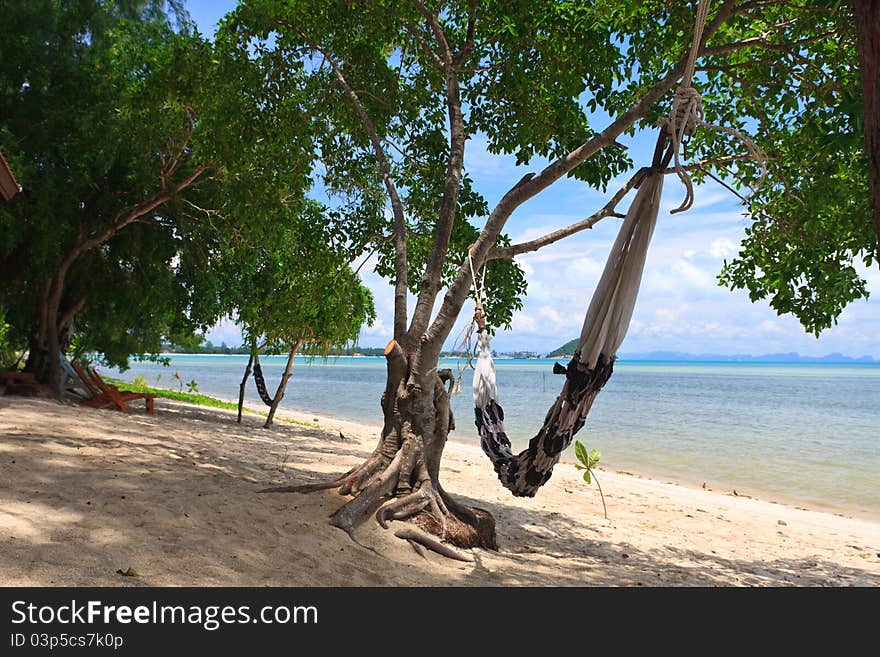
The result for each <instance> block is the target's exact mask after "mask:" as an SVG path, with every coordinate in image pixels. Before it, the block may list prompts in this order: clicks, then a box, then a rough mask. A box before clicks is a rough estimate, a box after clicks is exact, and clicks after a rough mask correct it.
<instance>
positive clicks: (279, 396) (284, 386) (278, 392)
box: [263, 339, 303, 429]
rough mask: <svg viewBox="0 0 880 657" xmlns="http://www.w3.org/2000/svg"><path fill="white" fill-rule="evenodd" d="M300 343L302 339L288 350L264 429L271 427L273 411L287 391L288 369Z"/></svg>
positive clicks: (300, 345) (276, 408) (291, 365)
mask: <svg viewBox="0 0 880 657" xmlns="http://www.w3.org/2000/svg"><path fill="white" fill-rule="evenodd" d="M302 343H303V341H302V339H299V340H297V341H296V344H295V345H293V348H292V349H291V350H290V354H289V355H288V356H287V364H286V365H285V366H284V374H283V375H282V376H281V381H280V382H279V383H278V389H277V390H276V391H275V397H274V398H273V399H272V406H270V407H269V415H268V417H267V418H266V423H265V424H264V425H263V428H264V429H268V428H269V427H271V426H272V420H273V418H274V417H275V411H277V410H278V404H280V403H281V400H282V398H283V397H284V391H285V390H286V389H287V381H288V379H290V369H291V368H292V367H293V357H294V356H296V354H297V352H298V351H299V349H300V347H302Z"/></svg>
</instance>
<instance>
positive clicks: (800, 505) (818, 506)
mask: <svg viewBox="0 0 880 657" xmlns="http://www.w3.org/2000/svg"><path fill="white" fill-rule="evenodd" d="M196 355H199V354H196ZM205 355H210V356H215V355H219V356H226V355H236V354H205ZM352 358H354V357H352ZM154 387H158V388H161V389H164V390H169V391H171V392H176V391H174V390H173V389H172V388H165V387H163V386H154ZM208 396H210V397H213V398H214V399H217V400H219V401H222V402H225V403H229V404H238V399H233V398H231V397H225V396H221V395H208ZM218 410H219V409H218ZM254 410H255V409H247V407H246V410H245V411H244V412H246V413H247V412H251V413H253V412H254ZM256 413H258V414H259V413H263V411H260V410H257V411H256ZM276 417H277V418H278V419H289V420H294V421H296V422H304V423H307V424H311V423H317V424H318V425H319V427H320V428H323V429H327V428H330V429H331V430H335V429H333V425H334V424H340V426H342V425H344V426H346V427H348V428H349V430H350V431H351V430H352V427H356V428H366V429H369V430H371V431H373V432H374V433H375V435H377V436H378V435H379V432H380V431H381V430H382V425H381V424H380V423H379V422H378V421H377V422H374V421H372V420H350V419H340V418H334V417H330V416H327V415H324V414H322V413H318V412H310V411H305V410H301V409H296V408H284V407H283V406H279V408H278V411H277V413H276ZM449 442H452V443H455V444H457V445H461V446H463V447H466V448H470V449H473V450H474V451H475V452H476V453H477V454H479V456H480V457H481V458H485V455H484V454H483V452H482V450H481V449H480V447H479V444H478V442H477V441H476V439H473V440H468V439H466V438H459V437H457V436H455V433H454V432H453V433H452V434H451V435H450V437H449ZM572 449H573V448H571V449H569V450H567V451H566V452H565V454H564V455H563V457H562V460H561V461H560V465H569V466H571V465H573V464H574V463H575V460H574V458H573V456H572ZM487 464H488V461H487ZM596 469H597V470H598V471H599V472H600V473H605V472H608V473H614V474H618V475H625V476H632V477H636V478H638V479H644V480H648V481H654V482H657V483H664V484H669V485H674V486H681V487H683V488H687V489H690V490H708V491H712V492H717V493H720V494H722V495H731V496H733V497H742V498H745V499H756V500H760V501H763V502H766V503H768V504H778V505H781V506H786V507H791V508H794V509H799V510H807V511H817V512H822V513H829V514H833V515H836V516H840V517H842V518H858V519H862V520H868V521H872V522H880V509H878V510H874V509H867V508H864V507H855V506H847V505H842V504H835V503H832V502H823V501H819V500H812V499H804V498H799V497H797V496H794V495H789V494H786V493H781V492H777V491H771V490H769V489H762V488H748V489H742V488H741V489H739V490H737V489H736V488H735V487H734V486H733V485H731V484H726V483H725V482H723V481H717V480H712V479H711V478H698V477H694V478H690V479H689V478H686V477H680V476H675V475H669V474H664V473H662V472H657V471H650V470H649V469H640V466H636V465H632V466H615V465H599V466H598V468H596ZM697 479H700V481H697ZM703 484H705V487H704V486H703ZM735 490H736V491H737V492H736V494H734V492H733V491H735ZM740 491H742V492H740Z"/></svg>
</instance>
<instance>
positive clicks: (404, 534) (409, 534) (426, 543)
mask: <svg viewBox="0 0 880 657" xmlns="http://www.w3.org/2000/svg"><path fill="white" fill-rule="evenodd" d="M394 535H395V536H396V537H397V538H402V539H403V540H405V541H408V542H409V543H410V544H412V543H417V544H419V545H422V546H423V547H426V548H428V549H429V550H431V551H432V552H436V553H437V554H440V555H443V556H444V557H448V558H449V559H455V560H456V561H464V562H467V563H473V562H474V558H473V557H471V556H469V555H466V554H462V553H461V552H459V551H458V550H456V549H455V548H452V547H450V546H448V545H446V544H445V543H441V542H440V541H439V540H438V539H437V538H436V537H434V536H431V534H428V533H426V532H423V531H421V530H420V529H416V528H415V527H404V528H402V529H398V530H397V531H396V532H394Z"/></svg>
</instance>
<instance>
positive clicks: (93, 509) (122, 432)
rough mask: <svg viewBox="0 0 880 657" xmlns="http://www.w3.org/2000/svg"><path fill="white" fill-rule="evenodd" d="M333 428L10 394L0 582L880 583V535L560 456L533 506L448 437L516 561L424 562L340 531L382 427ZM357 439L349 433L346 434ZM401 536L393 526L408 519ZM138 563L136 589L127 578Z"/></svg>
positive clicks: (453, 457)
mask: <svg viewBox="0 0 880 657" xmlns="http://www.w3.org/2000/svg"><path fill="white" fill-rule="evenodd" d="M282 415H283V417H286V418H289V419H293V420H297V421H302V420H305V421H307V422H313V421H314V419H315V418H318V421H319V424H320V426H321V428H320V429H318V428H313V427H308V426H304V425H299V424H296V425H294V424H288V423H278V424H276V425H275V427H274V428H273V429H272V430H270V431H266V430H263V429H261V428H260V426H259V425H261V424H262V422H259V421H257V422H255V420H258V418H255V417H254V416H252V415H249V416H244V421H243V424H242V425H238V424H237V423H236V422H235V412H234V411H230V410H224V409H216V408H212V407H205V406H194V405H190V404H185V403H181V402H177V401H169V400H165V399H157V400H156V415H155V416H147V415H145V414H144V412H143V407H142V405H140V404H138V403H136V402H135V403H132V414H131V415H125V414H123V413H120V412H117V411H110V410H107V411H96V410H93V409H86V408H84V407H81V406H79V405H77V404H72V403H59V402H56V401H52V400H45V399H35V398H21V397H8V396H7V397H3V398H0V584H3V585H11V586H21V585H33V586H48V585H71V586H105V585H106V586H143V585H155V586H182V585H189V586H264V585H268V586H327V585H335V586H361V585H370V586H377V585H378V586H448V585H463V586H498V585H501V586H570V585H574V586H584V585H600V586H618V585H620V586H637V585H640V586H658V585H659V586H710V585H721V586H764V585H772V586H777V585H809V586H844V585H861V586H880V523H878V522H876V521H868V520H861V519H856V518H848V517H842V516H838V515H833V514H830V513H824V512H821V511H813V510H802V509H798V508H794V507H789V506H785V505H782V504H771V503H770V502H766V501H762V500H759V499H754V498H749V497H745V496H740V497H734V496H732V495H729V494H724V493H722V492H720V491H709V490H702V489H692V488H686V487H683V486H679V485H676V484H666V483H662V482H659V481H655V480H651V479H644V478H641V477H638V476H635V475H631V474H622V473H615V472H613V471H610V470H609V471H602V472H601V473H600V476H601V478H602V487H603V490H604V492H605V497H606V499H607V502H608V511H609V519H608V520H606V519H605V518H604V517H603V514H602V504H601V500H600V499H599V493H598V491H597V490H596V488H595V487H588V486H586V484H584V482H583V481H582V480H580V478H579V473H578V472H577V471H576V470H575V469H574V467H573V466H571V465H568V464H560V465H558V466H557V469H556V471H555V472H554V475H553V479H552V480H551V481H550V482H549V483H548V485H547V486H545V487H544V488H542V490H541V492H540V493H539V495H538V496H537V497H535V498H514V497H513V496H511V495H510V494H509V492H508V491H506V490H505V489H503V488H502V487H501V486H500V485H499V484H498V482H497V479H496V478H495V473H494V472H493V471H492V468H491V466H489V464H488V463H487V462H486V459H485V457H484V456H483V455H482V453H481V451H480V450H479V447H478V446H476V445H468V444H463V443H460V442H456V441H450V442H449V443H448V444H447V448H446V456H445V458H444V462H443V469H442V473H441V478H442V480H443V481H444V482H445V483H446V484H447V485H448V490H449V492H450V494H452V495H453V496H454V497H456V498H457V499H459V500H461V501H462V502H463V503H464V504H466V505H469V506H478V507H480V508H484V509H486V510H488V511H489V512H490V513H491V514H492V515H493V516H494V517H495V519H496V530H497V532H498V542H499V548H500V549H499V551H497V552H495V551H490V550H482V549H474V550H470V551H468V553H469V554H470V555H472V557H473V559H474V563H471V564H462V563H460V562H451V561H450V560H449V559H445V558H443V557H439V556H437V555H429V556H428V558H422V557H420V556H418V555H416V554H415V552H413V550H412V549H410V547H409V546H408V545H407V544H406V543H405V542H403V541H401V540H399V539H397V538H395V537H394V534H393V531H387V530H383V529H382V528H380V527H379V526H378V525H377V524H376V523H375V522H371V521H367V522H365V523H364V524H363V525H361V526H360V527H359V528H358V529H357V542H353V541H352V540H351V539H350V538H349V537H348V536H347V535H346V534H345V533H344V532H340V531H339V530H338V529H335V528H333V527H331V526H330V525H329V523H328V521H327V518H328V515H330V514H331V513H332V512H333V511H335V510H336V509H337V508H338V507H339V506H340V505H341V504H343V503H344V502H345V498H341V497H340V496H339V495H338V494H337V493H336V492H335V491H333V490H328V491H324V492H321V493H313V494H308V495H305V494H296V493H293V494H283V493H281V494H279V493H274V494H265V495H259V494H257V491H259V490H261V489H262V488H265V487H266V486H267V485H268V486H273V485H288V484H290V483H297V484H299V483H306V482H313V481H321V480H326V479H327V478H328V477H331V476H333V475H335V474H338V473H340V472H344V471H346V470H348V469H349V468H350V467H351V466H352V465H355V464H356V463H357V462H359V461H360V460H363V459H364V458H366V456H368V455H369V454H370V452H371V451H372V449H373V448H374V446H375V443H376V440H377V438H376V432H375V429H374V428H373V427H371V426H370V425H365V424H358V423H352V422H347V421H345V420H336V419H334V418H327V417H324V416H321V415H318V414H303V413H297V412H290V411H282ZM340 431H341V432H342V433H343V434H344V438H342V437H340V436H339V432H340ZM392 527H393V526H392ZM129 567H131V568H133V569H134V570H135V571H137V572H138V573H140V576H139V577H123V576H120V575H119V574H117V570H122V571H125V570H126V569H127V568H129Z"/></svg>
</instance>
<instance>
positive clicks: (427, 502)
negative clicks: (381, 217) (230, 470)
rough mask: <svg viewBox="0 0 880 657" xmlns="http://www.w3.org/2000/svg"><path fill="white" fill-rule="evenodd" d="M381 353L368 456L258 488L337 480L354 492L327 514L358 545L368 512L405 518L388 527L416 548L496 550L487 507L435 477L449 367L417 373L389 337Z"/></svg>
mask: <svg viewBox="0 0 880 657" xmlns="http://www.w3.org/2000/svg"><path fill="white" fill-rule="evenodd" d="M385 356H386V358H387V360H388V379H387V383H386V388H385V392H384V394H383V395H382V401H381V405H382V410H383V413H384V415H385V424H384V427H383V429H382V437H381V438H380V440H379V444H378V445H377V446H376V449H375V450H374V451H373V453H372V454H371V455H370V457H369V458H368V459H367V460H366V461H364V462H363V463H362V464H361V465H359V466H357V467H355V468H352V469H351V470H349V471H348V472H346V473H345V474H343V475H341V476H339V477H336V478H335V479H333V480H331V481H326V482H318V483H311V484H301V485H297V486H280V487H274V488H266V489H264V490H262V491H260V492H261V493H311V492H315V491H322V490H329V489H332V488H335V489H337V492H338V493H339V494H340V495H342V496H346V497H347V496H353V497H351V498H350V499H348V500H347V501H346V502H345V504H343V505H342V506H341V507H339V509H337V510H336V512H334V513H333V515H331V516H330V524H332V525H333V526H335V527H338V528H340V529H342V530H343V531H344V532H345V533H347V534H348V535H349V537H351V539H352V540H353V541H355V542H356V543H358V544H359V545H360V543H359V542H358V541H357V539H356V538H355V534H354V532H355V529H356V528H357V527H359V526H360V525H361V524H362V523H363V522H365V521H366V520H367V519H368V518H369V517H370V516H371V515H373V516H374V517H375V519H376V521H377V522H378V523H379V525H380V526H382V528H384V529H387V528H388V525H389V522H391V521H404V522H408V523H411V524H410V525H408V526H407V527H405V528H401V529H398V530H397V531H395V533H394V535H395V536H397V537H398V538H402V539H403V540H406V541H407V542H408V543H409V545H410V547H412V549H413V550H415V551H416V553H417V554H419V555H421V556H425V552H424V550H425V549H429V550H431V551H433V552H436V553H438V554H441V555H443V556H446V557H449V558H450V559H456V560H458V561H466V562H472V561H473V559H472V558H471V557H468V556H466V555H463V554H461V553H460V552H458V551H457V550H456V549H455V547H459V548H473V547H482V548H488V549H491V550H497V549H498V546H497V544H496V542H495V520H494V518H492V516H491V514H489V513H488V512H487V511H484V510H482V509H469V508H468V507H466V506H464V505H462V504H460V503H459V502H457V501H455V499H453V498H452V497H450V496H449V495H448V494H447V493H446V492H445V491H444V490H443V488H442V487H441V486H440V483H439V470H440V459H441V457H442V453H443V447H444V445H445V443H446V437H447V435H448V433H449V431H450V430H451V429H452V428H453V427H454V426H455V424H454V420H453V417H452V412H451V410H450V408H449V389H447V387H446V386H445V385H444V382H445V383H447V384H450V385H451V383H452V373H451V372H450V371H449V370H439V371H437V370H433V373H429V374H427V375H425V376H424V377H421V378H418V377H417V376H416V374H417V373H416V372H414V371H413V370H412V369H411V368H410V367H409V365H408V363H407V358H406V355H405V354H404V352H403V350H402V349H401V347H400V345H398V344H397V343H396V342H395V341H394V340H392V341H391V342H390V343H389V345H388V347H387V348H386V352H385ZM409 375H411V376H410V378H409V379H408V378H407V377H408V376H409ZM413 379H417V382H413ZM453 546H454V547H453Z"/></svg>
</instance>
